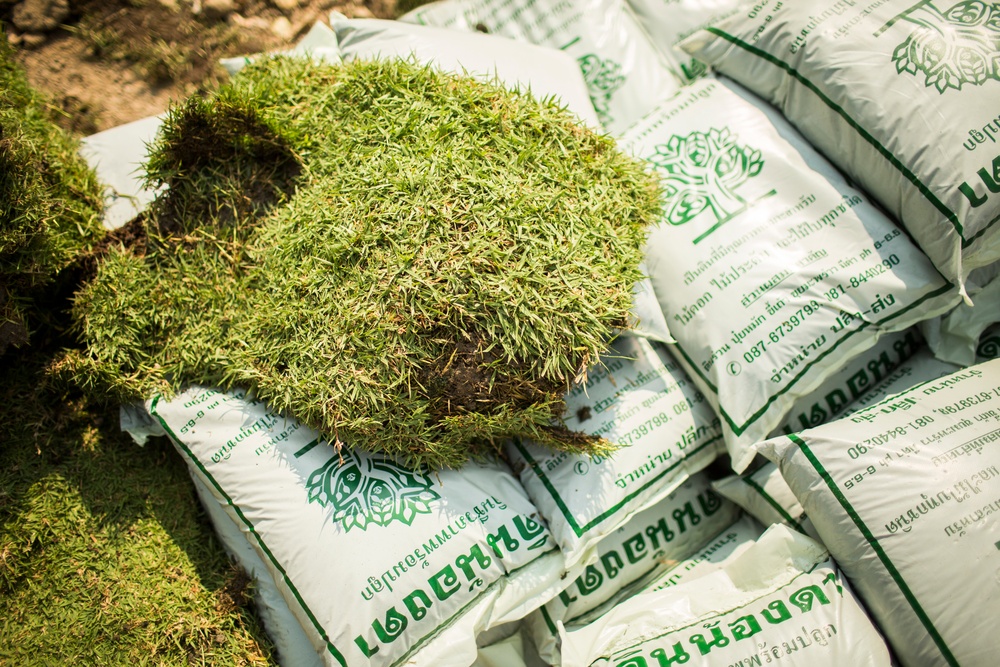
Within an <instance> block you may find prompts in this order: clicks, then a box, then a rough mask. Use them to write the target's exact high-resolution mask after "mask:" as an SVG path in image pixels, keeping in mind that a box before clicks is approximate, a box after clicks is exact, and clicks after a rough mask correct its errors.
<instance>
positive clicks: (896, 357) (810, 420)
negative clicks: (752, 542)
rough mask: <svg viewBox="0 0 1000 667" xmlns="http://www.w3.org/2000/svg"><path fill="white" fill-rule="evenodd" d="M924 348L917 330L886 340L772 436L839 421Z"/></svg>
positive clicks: (807, 400) (801, 405) (795, 409)
mask: <svg viewBox="0 0 1000 667" xmlns="http://www.w3.org/2000/svg"><path fill="white" fill-rule="evenodd" d="M921 344H922V343H921V338H920V333H919V332H918V330H917V329H916V328H910V329H907V330H906V331H897V332H895V333H891V334H887V335H885V336H882V338H880V339H879V340H878V342H876V343H875V345H873V346H872V347H871V348H869V349H867V350H865V351H864V352H862V353H861V354H859V355H858V356H856V357H855V358H853V359H851V360H850V361H849V362H848V363H846V364H845V365H844V366H843V368H841V369H840V370H839V371H837V372H836V373H834V374H833V375H831V376H830V377H829V378H828V379H827V380H826V381H825V382H824V383H823V384H822V385H820V386H819V387H818V388H817V389H815V390H814V391H813V392H811V393H810V394H809V395H808V396H804V397H802V398H800V399H799V400H798V401H796V402H795V405H793V406H792V409H791V410H790V411H789V413H788V418H787V419H786V420H785V422H784V423H783V424H782V425H781V426H779V427H778V428H777V429H775V431H774V433H773V434H772V435H778V434H779V433H794V432H796V431H801V430H802V429H806V428H812V427H813V426H819V425H820V424H823V423H825V422H827V421H830V420H831V419H835V418H836V417H837V416H838V415H840V414H841V413H842V412H843V411H844V410H845V409H846V408H847V407H848V406H849V405H851V403H853V402H854V401H855V400H857V399H858V398H859V397H861V396H863V395H864V394H865V393H867V392H868V391H869V390H870V389H871V388H872V387H874V386H875V385H877V384H878V383H880V382H882V380H884V379H885V378H886V377H888V376H889V374H890V373H892V371H894V370H895V369H896V368H897V367H898V366H899V365H900V364H902V363H903V362H905V361H906V360H907V359H909V358H910V357H911V356H912V355H913V354H914V353H915V352H916V351H917V350H918V349H920V347H921ZM765 525H768V524H765Z"/></svg>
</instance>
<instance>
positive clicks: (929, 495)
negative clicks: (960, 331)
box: [761, 360, 1000, 666]
mask: <svg viewBox="0 0 1000 667" xmlns="http://www.w3.org/2000/svg"><path fill="white" fill-rule="evenodd" d="M761 451H762V453H764V454H765V455H766V456H767V457H768V458H771V459H772V460H774V461H775V462H776V463H777V464H778V465H779V466H780V468H781V473H782V476H783V477H784V478H785V480H786V481H787V482H788V485H789V486H790V487H791V489H792V491H794V493H795V495H796V496H797V497H798V498H799V500H800V501H801V502H802V506H803V507H804V508H805V511H806V514H808V515H809V517H810V518H811V519H812V521H813V525H814V526H815V528H816V530H817V532H818V533H819V534H820V536H821V537H822V538H823V542H824V543H825V544H826V546H827V547H828V548H829V550H830V553H831V554H832V555H833V556H834V558H835V559H836V560H837V563H838V564H839V565H840V567H841V568H843V571H844V573H845V574H846V575H847V577H848V578H849V579H850V581H851V584H852V585H853V587H854V588H855V590H857V592H858V594H859V596H860V597H861V598H862V599H863V600H864V601H865V604H866V606H867V608H868V610H869V611H870V612H871V614H872V616H873V617H874V618H875V619H876V621H877V622H878V624H879V626H880V627H881V628H882V631H883V633H884V634H885V636H886V638H887V639H888V640H889V642H890V643H891V644H892V646H893V648H894V649H895V652H896V655H897V656H898V657H899V659H900V660H901V662H902V663H903V664H904V665H913V666H923V665H932V664H933V665H937V664H948V665H959V664H961V665H987V664H993V661H994V660H995V659H996V648H997V642H996V627H995V626H996V619H997V618H1000V578H998V577H997V572H998V565H1000V551H998V546H997V545H998V544H1000V522H998V521H997V516H1000V360H995V361H991V362H987V363H985V364H980V365H978V366H973V367H970V368H968V369H964V370H961V371H958V372H957V373H954V374H952V375H949V376H946V377H944V378H941V379H938V380H932V381H930V382H926V383H923V384H919V385H917V386H915V387H913V388H911V389H909V390H908V391H904V392H902V393H899V394H896V395H894V396H891V397H890V398H888V399H887V400H885V401H883V402H881V403H877V404H875V405H873V406H871V407H868V408H866V409H864V410H861V411H858V412H856V413H854V414H853V415H851V416H850V417H847V418H845V419H841V420H839V421H836V422H831V423H829V424H825V425H823V426H819V427H817V428H815V429H811V430H808V431H803V432H802V433H800V434H798V435H791V436H787V437H786V436H783V437H780V438H775V439H773V440H769V441H768V442H766V443H764V444H763V445H762V446H761Z"/></svg>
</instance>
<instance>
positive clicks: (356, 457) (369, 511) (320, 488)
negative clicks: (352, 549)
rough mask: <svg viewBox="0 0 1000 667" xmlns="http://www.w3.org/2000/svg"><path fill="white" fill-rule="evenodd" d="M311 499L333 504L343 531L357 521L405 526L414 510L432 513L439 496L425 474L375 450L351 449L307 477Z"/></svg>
mask: <svg viewBox="0 0 1000 667" xmlns="http://www.w3.org/2000/svg"><path fill="white" fill-rule="evenodd" d="M306 489H307V491H308V494H309V502H311V503H312V502H315V503H319V504H320V505H322V506H323V507H331V508H333V517H332V520H333V522H334V523H340V524H342V525H343V527H344V531H345V532H346V531H350V530H351V528H353V527H355V526H357V527H358V528H360V529H361V530H367V529H368V526H369V525H371V524H375V525H377V526H387V525H389V524H390V523H392V522H393V521H401V522H402V523H404V524H406V525H407V526H409V525H411V524H412V523H413V519H414V518H416V516H417V515H418V514H430V511H431V506H430V504H431V502H433V501H435V500H438V499H439V498H440V497H441V496H439V495H438V494H437V493H436V492H435V491H433V490H432V489H431V482H430V480H429V479H428V478H427V476H426V475H424V474H422V473H419V472H415V471H413V470H410V469H408V468H404V467H403V466H401V465H399V464H397V463H396V462H394V461H392V460H391V459H387V458H385V457H383V456H380V455H377V454H369V455H361V454H358V453H355V452H352V451H351V450H349V449H346V448H345V449H342V450H341V451H340V453H339V454H334V455H333V456H332V457H330V460H329V461H327V462H326V463H325V464H324V465H323V466H321V467H320V468H318V469H316V470H315V471H313V473H312V474H311V475H309V480H308V481H307V482H306Z"/></svg>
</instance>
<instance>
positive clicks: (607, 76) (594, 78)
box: [577, 53, 625, 125]
mask: <svg viewBox="0 0 1000 667" xmlns="http://www.w3.org/2000/svg"><path fill="white" fill-rule="evenodd" d="M577 63H579V65H580V71H581V72H582V73H583V80H584V81H586V82H587V92H589V93H590V102H591V103H592V104H593V105H594V110H595V111H596V112H597V118H598V120H600V121H601V123H603V124H604V125H607V124H609V123H610V122H612V121H613V118H612V117H611V96H612V95H614V94H615V91H617V90H618V89H619V88H621V87H622V84H624V83H625V75H624V74H622V66H621V65H619V64H618V63H616V62H615V61H614V60H611V59H610V58H601V57H600V56H597V55H595V54H593V53H588V54H587V55H585V56H581V57H580V58H577Z"/></svg>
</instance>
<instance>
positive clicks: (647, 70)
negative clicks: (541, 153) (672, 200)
mask: <svg viewBox="0 0 1000 667" xmlns="http://www.w3.org/2000/svg"><path fill="white" fill-rule="evenodd" d="M400 20H401V21H405V22H411V23H418V24H423V25H434V26H439V27H442V28H450V29H452V30H467V31H474V30H480V31H483V32H487V33H489V34H491V35H500V36H503V37H508V38H510V39H513V40H517V41H518V42H527V43H529V44H537V45H539V46H547V47H550V48H553V49H558V50H560V51H563V52H565V53H567V54H569V55H570V56H572V57H573V59H574V60H576V62H577V65H578V67H579V68H580V71H581V72H582V73H583V77H584V79H585V80H586V82H587V87H588V89H589V90H590V99H591V103H592V104H593V106H594V110H595V111H596V112H597V116H598V118H599V119H600V120H601V123H602V124H603V125H604V127H605V129H607V130H608V132H610V133H611V134H621V133H622V132H624V131H625V130H626V129H628V128H629V126H631V125H632V124H633V123H634V122H635V121H637V120H638V119H639V118H641V117H642V116H643V115H645V113H646V112H647V111H649V110H650V109H651V108H652V106H653V105H654V104H655V102H656V99H657V98H658V97H659V96H661V95H669V94H671V93H672V92H675V91H677V90H678V89H679V88H680V85H681V82H680V80H679V79H678V78H677V77H676V76H675V75H674V74H673V72H671V68H670V66H669V65H668V64H667V63H666V62H665V61H664V60H663V58H662V56H661V55H660V53H659V52H658V51H657V50H656V49H655V48H654V47H653V45H652V43H651V42H650V41H649V38H648V37H647V36H646V33H645V32H644V31H643V30H642V28H641V27H640V26H639V24H638V22H637V21H636V19H635V16H634V15H633V14H632V12H631V10H630V9H629V7H628V4H627V3H626V2H625V0H575V1H574V2H565V1H564V0H445V1H443V2H436V3H432V4H430V5H427V6H425V7H418V8H417V9H415V10H413V11H412V12H409V13H408V14H406V15H404V16H402V17H400Z"/></svg>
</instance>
